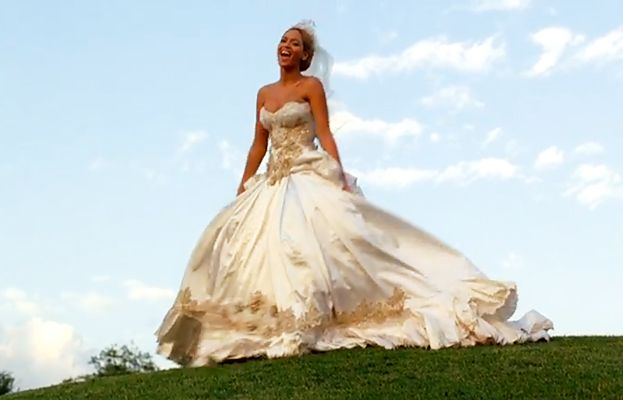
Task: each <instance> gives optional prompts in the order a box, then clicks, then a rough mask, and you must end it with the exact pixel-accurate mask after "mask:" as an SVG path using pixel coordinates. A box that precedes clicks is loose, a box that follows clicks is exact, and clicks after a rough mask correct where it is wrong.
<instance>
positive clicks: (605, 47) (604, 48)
mask: <svg viewBox="0 0 623 400" xmlns="http://www.w3.org/2000/svg"><path fill="white" fill-rule="evenodd" d="M576 58H577V59H578V60H580V61H583V62H597V63H603V62H609V61H615V60H623V27H621V28H617V29H615V30H613V31H611V32H609V33H607V34H606V35H604V36H601V37H599V38H597V39H594V40H592V41H591V42H589V43H588V44H587V45H586V46H585V47H584V48H583V49H582V50H581V51H579V52H578V53H577V54H576Z"/></svg>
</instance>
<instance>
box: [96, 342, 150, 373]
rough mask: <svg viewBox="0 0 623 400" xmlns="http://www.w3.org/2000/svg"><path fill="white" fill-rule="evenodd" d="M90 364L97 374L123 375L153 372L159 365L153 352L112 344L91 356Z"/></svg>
mask: <svg viewBox="0 0 623 400" xmlns="http://www.w3.org/2000/svg"><path fill="white" fill-rule="evenodd" d="M89 364H90V365H92V366H93V367H94V368H95V374H94V375H95V376H108V375H123V374H132V373H136V372H153V371H157V370H158V366H156V364H155V363H154V362H153V360H152V358H151V354H149V353H145V352H142V351H140V350H139V349H138V348H137V347H136V346H134V345H131V346H127V345H123V346H118V345H112V346H109V347H107V348H105V349H104V350H102V351H101V352H100V353H99V355H97V356H93V357H91V360H89Z"/></svg>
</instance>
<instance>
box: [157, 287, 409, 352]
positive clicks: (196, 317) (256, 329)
mask: <svg viewBox="0 0 623 400" xmlns="http://www.w3.org/2000/svg"><path fill="white" fill-rule="evenodd" d="M405 300H406V294H405V292H404V291H403V290H401V289H398V288H396V289H394V292H393V294H392V295H391V296H390V297H388V298H387V299H386V300H384V301H379V302H367V301H363V302H362V303H360V304H359V305H358V306H357V307H355V308H354V309H353V310H351V311H341V312H335V313H334V314H333V315H332V316H331V315H323V314H322V313H320V312H319V311H318V309H317V308H316V307H313V306H308V307H309V308H308V310H307V311H306V312H305V314H303V315H301V316H299V317H296V316H295V314H294V312H293V311H292V309H286V310H279V309H278V308H277V306H276V305H274V304H271V303H269V302H268V300H267V298H266V296H265V295H263V294H262V293H261V292H259V291H258V292H255V293H254V294H253V295H252V296H251V298H250V300H249V301H248V302H246V303H236V304H217V303H215V302H211V301H209V300H208V301H204V302H201V303H199V302H197V301H196V300H193V299H192V295H191V292H190V289H189V288H185V289H183V290H181V291H180V292H179V293H178V296H177V298H176V300H175V303H174V305H173V307H172V310H171V313H173V314H174V317H176V318H177V321H176V323H175V325H180V326H173V327H171V328H170V329H169V330H168V332H165V333H164V334H163V335H162V336H160V335H159V336H160V337H159V342H175V345H176V352H175V354H171V355H170V356H171V358H173V359H175V360H176V361H177V362H179V363H181V364H188V363H190V362H192V360H193V359H194V357H195V354H196V351H197V340H198V339H199V336H200V335H199V333H200V330H201V329H209V330H211V331H215V330H222V331H235V332H241V333H243V332H247V333H252V334H253V335H257V336H261V337H265V338H270V337H275V336H278V335H281V334H283V333H289V332H297V331H298V332H305V331H309V330H312V329H316V328H319V329H327V328H331V327H336V326H348V325H351V326H365V325H367V324H377V323H383V322H385V321H387V320H388V319H394V318H401V317H404V316H406V315H409V314H410V311H409V310H407V309H405ZM182 325H183V326H182ZM188 327H192V331H193V332H192V334H190V335H189V332H183V336H184V338H183V339H182V338H181V337H177V335H180V334H182V331H185V330H186V329H184V328H188ZM173 332H175V334H173ZM173 336H176V337H173ZM180 339H181V342H182V343H180Z"/></svg>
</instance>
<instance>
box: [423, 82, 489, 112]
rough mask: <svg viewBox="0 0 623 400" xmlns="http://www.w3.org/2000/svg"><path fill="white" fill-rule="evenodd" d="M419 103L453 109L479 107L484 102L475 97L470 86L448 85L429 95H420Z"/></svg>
mask: <svg viewBox="0 0 623 400" xmlns="http://www.w3.org/2000/svg"><path fill="white" fill-rule="evenodd" d="M420 103H421V104H422V105H424V106H427V107H446V108H450V109H454V110H457V111H458V110H462V109H464V108H469V107H473V108H481V107H483V106H484V104H483V103H482V102H481V101H480V100H478V99H475V98H474V97H473V95H472V92H471V90H470V88H468V87H465V86H448V87H445V88H442V89H440V90H439V91H437V92H436V93H433V94H432V95H430V96H426V97H422V98H421V99H420Z"/></svg>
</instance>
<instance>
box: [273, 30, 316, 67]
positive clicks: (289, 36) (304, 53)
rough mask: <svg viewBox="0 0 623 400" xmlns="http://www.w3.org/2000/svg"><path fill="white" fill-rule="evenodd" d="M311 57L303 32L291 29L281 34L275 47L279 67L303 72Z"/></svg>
mask: <svg viewBox="0 0 623 400" xmlns="http://www.w3.org/2000/svg"><path fill="white" fill-rule="evenodd" d="M308 41H309V40H307V42H308ZM311 57H312V53H311V52H310V51H309V44H307V43H306V38H305V36H304V33H303V32H301V31H300V30H299V29H296V28H292V29H289V30H287V31H286V32H285V33H284V34H283V36H282V37H281V41H280V42H279V46H277V60H278V62H279V66H280V67H282V68H299V69H300V70H301V71H304V70H306V69H307V68H308V67H309V63H310V61H311Z"/></svg>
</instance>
